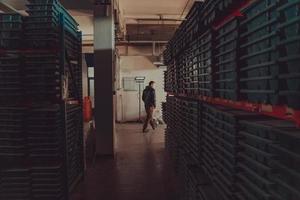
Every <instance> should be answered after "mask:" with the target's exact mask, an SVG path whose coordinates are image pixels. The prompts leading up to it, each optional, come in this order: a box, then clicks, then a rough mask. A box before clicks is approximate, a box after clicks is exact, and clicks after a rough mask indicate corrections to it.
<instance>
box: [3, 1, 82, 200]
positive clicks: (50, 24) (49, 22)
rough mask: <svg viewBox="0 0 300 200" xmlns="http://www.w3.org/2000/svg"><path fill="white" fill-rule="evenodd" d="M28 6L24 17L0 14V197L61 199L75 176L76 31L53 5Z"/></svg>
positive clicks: (78, 152)
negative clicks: (26, 14)
mask: <svg viewBox="0 0 300 200" xmlns="http://www.w3.org/2000/svg"><path fill="white" fill-rule="evenodd" d="M28 2H29V4H28V5H27V13H28V14H29V16H27V17H22V16H20V15H18V14H0V25H1V26H2V27H7V29H9V30H11V32H9V31H7V29H6V28H3V29H0V36H1V37H0V77H1V80H0V93H1V94H5V95H0V110H1V112H0V149H1V153H0V159H1V161H3V162H1V163H3V164H1V165H0V199H5V200H17V199H22V200H27V199H28V200H41V199H43V200H53V199H57V200H68V199H69V192H70V191H71V190H72V189H73V188H74V187H75V185H76V184H77V183H78V181H79V180H80V179H81V178H82V177H83V124H82V123H83V120H82V91H81V90H82V71H81V33H80V32H79V30H78V24H77V23H76V22H75V21H74V19H73V18H72V17H71V16H70V15H69V13H68V12H67V11H66V10H65V9H64V8H63V7H62V5H61V4H60V3H59V2H58V1H56V0H29V1H28ZM12 27H13V29H12ZM12 31H14V32H12ZM18 31H21V34H19V32H18ZM16 36H19V37H16ZM7 38H9V39H10V40H9V41H8V40H7ZM2 77H3V78H2ZM4 77H5V78H4Z"/></svg>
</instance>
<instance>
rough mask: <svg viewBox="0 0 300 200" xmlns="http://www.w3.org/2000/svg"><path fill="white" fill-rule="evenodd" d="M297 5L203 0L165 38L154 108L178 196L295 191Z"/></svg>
mask: <svg viewBox="0 0 300 200" xmlns="http://www.w3.org/2000/svg"><path fill="white" fill-rule="evenodd" d="M195 8H197V9H198V12H197V16H198V17H199V19H198V22H199V23H198V26H199V27H200V28H198V35H193V34H189V31H188V30H192V28H191V27H190V26H191V24H193V22H190V21H189V19H190V18H191V16H192V15H195V14H194V13H195ZM299 11H300V1H298V0H295V1H289V0H245V1H239V3H236V2H235V3H233V1H221V0H220V1H209V0H208V1H205V2H204V3H196V4H195V7H194V8H193V9H192V11H191V12H190V13H189V15H188V16H189V17H188V19H187V20H186V21H185V22H184V23H182V24H181V25H180V27H179V29H178V31H177V32H176V33H175V35H174V37H173V38H172V39H171V40H170V42H169V44H168V45H167V49H166V51H165V52H164V55H165V56H166V57H165V64H166V65H167V71H166V72H165V90H166V92H167V93H168V95H167V101H166V103H164V109H163V112H164V113H163V115H164V119H165V121H166V123H167V128H166V149H167V150H168V152H169V154H170V155H171V158H172V160H173V163H174V166H175V168H176V171H177V173H178V175H179V177H180V182H181V186H182V187H181V188H182V189H181V190H182V191H181V199H184V200H186V199H187V200H198V199H199V200H213V199H218V200H258V199H261V200H262V199H276V200H296V199H299V198H300V188H299V187H298V185H299V183H300V171H299V168H297V167H295V166H297V165H299V162H300V150H299V148H298V147H297V145H296V144H297V142H299V135H298V134H299V133H300V128H299V127H298V126H299V125H300V110H299V107H300V103H299V97H298V93H299V91H300V89H299V84H298V83H299V82H300V78H299V76H298V73H299V70H298V68H299V67H296V66H298V65H299V63H300V62H299V59H298V57H299V56H298V55H297V54H299V41H300V40H299V30H300V29H299V13H300V12H299ZM195 16H196V15H195ZM192 19H193V20H195V19H194V18H192ZM193 20H192V21H193ZM195 29H197V28H196V27H195ZM190 35H193V37H191V36H190ZM191 38H193V39H191ZM196 105H198V106H196ZM196 107H198V109H197V112H196V109H195V110H194V108H196ZM196 113H197V115H196ZM295 122H296V123H295ZM196 127H197V128H196ZM195 147H197V148H195ZM196 158H198V160H196ZM210 191H214V193H213V195H212V193H211V192H210Z"/></svg>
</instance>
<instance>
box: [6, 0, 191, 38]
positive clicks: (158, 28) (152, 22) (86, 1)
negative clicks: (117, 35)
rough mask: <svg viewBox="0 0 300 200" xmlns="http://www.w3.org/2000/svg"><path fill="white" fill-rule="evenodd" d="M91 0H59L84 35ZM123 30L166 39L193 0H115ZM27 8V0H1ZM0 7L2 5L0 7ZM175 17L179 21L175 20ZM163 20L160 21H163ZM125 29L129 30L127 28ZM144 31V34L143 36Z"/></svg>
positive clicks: (135, 35) (87, 30)
mask: <svg viewBox="0 0 300 200" xmlns="http://www.w3.org/2000/svg"><path fill="white" fill-rule="evenodd" d="M92 1H93V0H60V2H61V3H62V4H63V5H64V6H65V7H66V8H67V9H69V10H70V11H71V14H72V15H73V16H74V17H75V18H76V20H77V21H78V22H79V24H80V28H81V29H82V30H83V34H84V35H89V36H90V35H92V34H93V27H90V26H92V25H93V17H92V15H93V3H92ZM115 1H116V5H117V7H118V8H119V14H120V18H121V20H122V21H123V26H124V27H123V29H122V30H123V31H124V32H126V33H127V36H128V37H130V38H134V39H139V40H144V39H151V38H153V40H154V39H155V40H168V39H169V38H170V37H171V36H172V34H173V32H174V30H175V29H176V28H177V27H178V25H179V24H180V23H181V21H180V20H182V19H183V18H184V17H185V15H186V14H187V12H188V11H189V10H190V8H191V7H192V5H193V3H194V2H195V1H196V0H115ZM1 2H3V3H6V4H8V5H10V6H11V7H13V8H15V9H16V10H26V6H25V5H26V3H28V2H27V1H26V0H0V3H1ZM0 9H1V8H0ZM176 20H178V21H176ZM162 24H163V25H162ZM126 28H127V29H128V32H127V31H126ZM143 35H144V37H145V38H143Z"/></svg>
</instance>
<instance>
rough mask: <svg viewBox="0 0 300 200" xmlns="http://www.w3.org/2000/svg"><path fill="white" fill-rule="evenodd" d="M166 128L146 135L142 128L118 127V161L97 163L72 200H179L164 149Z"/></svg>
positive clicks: (97, 161) (135, 126)
mask: <svg viewBox="0 0 300 200" xmlns="http://www.w3.org/2000/svg"><path fill="white" fill-rule="evenodd" d="M164 128H165V127H164V126H160V127H159V128H158V129H156V130H155V131H150V132H149V133H142V132H141V125H140V124H118V125H117V133H116V152H117V154H116V157H115V159H111V158H102V159H100V158H98V159H96V161H95V163H94V164H93V165H91V166H89V167H88V169H87V172H86V177H85V180H84V182H83V183H80V184H79V185H78V187H77V189H76V190H75V192H74V194H73V195H72V198H71V199H72V200H177V199H178V198H177V197H178V195H177V194H176V191H178V190H177V183H176V176H175V173H174V170H173V168H172V166H171V164H170V161H169V159H168V156H167V154H166V152H165V149H164Z"/></svg>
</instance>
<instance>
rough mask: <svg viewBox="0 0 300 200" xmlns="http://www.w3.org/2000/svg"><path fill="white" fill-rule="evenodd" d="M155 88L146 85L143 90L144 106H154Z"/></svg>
mask: <svg viewBox="0 0 300 200" xmlns="http://www.w3.org/2000/svg"><path fill="white" fill-rule="evenodd" d="M155 96H156V95H155V90H154V89H153V88H152V87H151V86H147V87H146V88H145V89H144V91H143V97H142V99H143V101H144V103H145V108H150V107H152V106H154V107H156V97H155Z"/></svg>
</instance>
